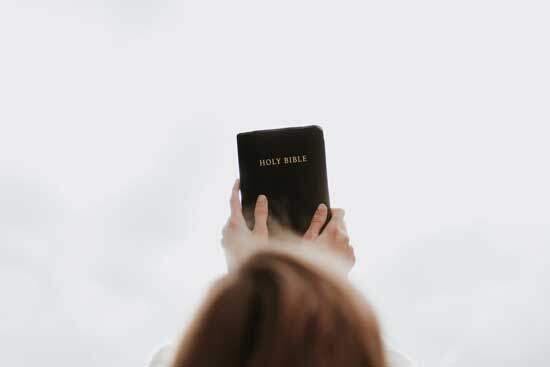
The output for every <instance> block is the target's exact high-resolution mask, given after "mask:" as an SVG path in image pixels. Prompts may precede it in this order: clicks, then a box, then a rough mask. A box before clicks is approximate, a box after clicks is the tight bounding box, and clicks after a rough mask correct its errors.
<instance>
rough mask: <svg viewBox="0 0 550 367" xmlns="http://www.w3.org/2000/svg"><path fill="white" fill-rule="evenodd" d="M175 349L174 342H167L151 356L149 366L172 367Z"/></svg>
mask: <svg viewBox="0 0 550 367" xmlns="http://www.w3.org/2000/svg"><path fill="white" fill-rule="evenodd" d="M174 355H175V350H174V347H173V346H172V344H167V345H164V346H162V347H161V348H159V349H158V350H157V351H156V352H155V353H154V354H153V357H152V358H151V361H150V362H149V364H148V365H147V366H148V367H170V365H171V364H172V359H173V358H174Z"/></svg>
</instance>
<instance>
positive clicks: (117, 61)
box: [0, 0, 550, 367]
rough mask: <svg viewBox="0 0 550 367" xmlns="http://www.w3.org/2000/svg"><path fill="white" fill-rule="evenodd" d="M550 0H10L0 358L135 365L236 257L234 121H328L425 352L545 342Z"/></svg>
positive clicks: (465, 362) (372, 238)
mask: <svg viewBox="0 0 550 367" xmlns="http://www.w3.org/2000/svg"><path fill="white" fill-rule="evenodd" d="M549 16H550V5H548V2H547V1H532V0H521V1H520V0H516V1H502V0H500V1H489V0H475V1H473V0H466V1H447V2H442V1H427V0H420V1H414V2H413V1H384V2H380V1H368V2H365V1H349V0H338V1H322V0H316V1H305V0H302V1H296V0H293V1H287V0H279V1H276V2H275V1H273V2H266V1H252V0H248V1H243V0H234V1H221V0H217V1H215V0H200V1H199V0H186V1H176V0H156V1H153V0H131V1H130V0H104V1H101V0H49V1H39V0H20V1H13V0H2V2H1V3H0V289H1V297H0V298H1V301H0V315H1V326H0V345H1V349H2V355H1V357H0V358H2V365H5V366H11V367H18V366H31V365H47V366H75V365H78V366H81V367H86V366H90V367H92V366H93V367H96V366H102V367H104V366H117V367H120V366H143V365H144V364H145V363H146V362H147V360H148V359H149V357H150V356H151V354H152V353H153V351H154V350H155V348H156V347H158V346H159V345H161V344H163V343H165V342H169V341H171V340H172V339H173V338H176V337H177V336H178V335H179V333H180V332H181V330H182V327H183V325H185V323H186V322H187V321H188V320H189V319H190V318H191V317H192V315H193V312H194V310H195V309H196V306H197V305H198V304H199V303H200V301H201V300H202V297H203V296H204V293H205V291H206V290H207V288H208V286H209V285H210V284H211V283H212V281H213V280H214V279H215V278H216V277H217V276H219V275H221V274H223V273H224V271H225V263H224V260H223V254H222V251H221V249H220V245H219V240H220V231H221V228H222V226H223V224H224V223H225V220H226V216H227V214H228V198H229V191H230V189H231V185H232V183H233V180H234V179H235V178H236V177H237V175H238V166H237V156H236V139H235V135H236V134H237V133H238V132H241V131H247V130H255V129H263V128H275V127H285V126H299V125H308V124H314V123H315V124H320V125H321V126H322V127H323V128H324V131H325V139H326V149H327V159H328V162H327V165H328V174H329V184H330V192H331V197H332V203H333V205H334V206H338V207H343V208H345V209H346V212H347V214H346V222H347V224H348V228H349V232H350V236H351V238H352V241H353V244H354V246H355V248H356V252H357V255H358V262H357V264H356V267H355V268H354V270H353V271H352V274H351V278H352V280H353V281H354V282H355V283H356V284H357V285H358V286H359V287H360V288H361V289H362V290H363V291H364V292H365V294H366V295H367V297H369V299H370V300H371V301H372V302H373V303H374V305H375V307H376V309H377V310H378V311H379V314H380V318H381V320H382V323H383V326H384V330H385V334H386V338H387V340H388V341H390V342H391V343H392V344H393V345H395V346H396V347H397V348H399V349H400V350H402V351H404V352H406V353H408V354H409V355H410V356H411V357H412V358H413V359H414V360H415V361H416V362H417V363H418V365H421V366H429V367H432V366H433V367H441V366H479V367H485V366H514V367H516V366H530V367H538V366H541V367H542V366H547V365H548V360H549V359H550V345H549V342H548V328H549V327H550V316H549V315H548V311H547V308H548V307H549V306H550V302H549V301H550V294H549V290H550V281H549V279H550V270H549V269H548V266H547V265H548V262H549V261H548V256H549V255H550V247H549V245H550V190H549V188H550V171H549V157H550V145H549V137H550V126H549V124H550V107H549V106H550V104H549V100H550V72H549V70H550V68H549V67H548V65H550V49H549V42H550V41H549V35H550V22H549V21H548V19H549Z"/></svg>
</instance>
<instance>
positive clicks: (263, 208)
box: [253, 194, 268, 236]
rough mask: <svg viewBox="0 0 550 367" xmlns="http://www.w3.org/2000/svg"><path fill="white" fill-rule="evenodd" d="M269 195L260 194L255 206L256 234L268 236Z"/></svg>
mask: <svg viewBox="0 0 550 367" xmlns="http://www.w3.org/2000/svg"><path fill="white" fill-rule="evenodd" d="M267 213H268V208H267V196H265V195H263V194H262V195H258V198H257V200H256V207H255V208H254V230H253V232H254V233H255V234H258V235H261V236H267V234H268V233H267Z"/></svg>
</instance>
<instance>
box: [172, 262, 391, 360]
mask: <svg viewBox="0 0 550 367" xmlns="http://www.w3.org/2000/svg"><path fill="white" fill-rule="evenodd" d="M172 366H173V367H206V366H227V367H232V366H235V367H237V366H238V367H260V366H261V367H275V366H276V367H283V366H284V367H297V366H300V367H309V366H311V367H346V366H350V367H351V366H353V367H359V366H365V367H385V366H386V362H385V356H384V347H383V343H382V340H381V337H380V331H379V327H378V322H377V320H376V317H375V315H374V313H373V311H372V310H371V308H370V307H369V305H368V304H367V303H366V302H365V301H364V299H363V298H362V297H361V296H360V295H359V294H358V293H357V292H356V291H355V290H353V289H352V288H351V286H350V285H348V284H346V281H344V280H341V279H338V277H335V276H333V275H332V274H330V272H328V271H325V270H324V269H323V270H322V269H321V268H320V267H318V266H315V265H313V264H312V263H309V262H308V261H306V260H305V259H302V258H300V257H297V256H294V255H292V254H290V253H285V252H280V251H262V252H259V253H256V254H254V255H252V256H251V257H250V258H249V259H248V260H246V261H245V262H244V263H243V264H242V265H241V266H240V267H239V268H238V269H237V270H236V271H234V272H232V273H230V274H228V275H226V276H225V277H223V278H222V279H221V280H219V281H218V283H217V284H216V285H215V286H214V287H213V289H212V291H211V293H210V295H209V297H208V299H207V301H206V302H205V304H204V305H203V306H202V308H201V309H200V311H199V314H198V316H197V317H196V318H195V319H194V321H193V323H192V325H191V328H190V329H189V331H188V332H187V334H186V335H185V337H184V339H183V341H182V343H181V345H180V346H179V348H178V351H177V353H176V357H175V360H174V362H173V364H172Z"/></svg>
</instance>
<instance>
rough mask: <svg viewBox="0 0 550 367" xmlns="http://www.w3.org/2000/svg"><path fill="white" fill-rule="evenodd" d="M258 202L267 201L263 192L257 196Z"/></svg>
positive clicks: (263, 202)
mask: <svg viewBox="0 0 550 367" xmlns="http://www.w3.org/2000/svg"><path fill="white" fill-rule="evenodd" d="M258 202H259V203H260V204H265V203H267V197H266V196H265V195H264V194H261V195H259V196H258Z"/></svg>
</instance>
